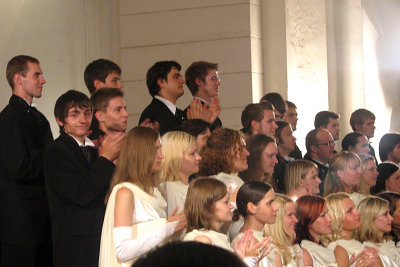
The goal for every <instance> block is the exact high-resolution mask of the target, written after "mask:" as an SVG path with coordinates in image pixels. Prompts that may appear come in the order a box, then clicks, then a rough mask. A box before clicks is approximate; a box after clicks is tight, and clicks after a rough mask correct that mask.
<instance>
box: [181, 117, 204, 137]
mask: <svg viewBox="0 0 400 267" xmlns="http://www.w3.org/2000/svg"><path fill="white" fill-rule="evenodd" d="M207 128H208V129H210V124H209V123H208V122H206V121H203V120H201V119H191V120H185V121H184V122H183V123H182V124H181V125H180V126H179V129H178V130H179V131H183V132H186V133H188V134H191V135H193V136H194V137H197V136H198V135H199V134H202V133H204V131H206V130H207Z"/></svg>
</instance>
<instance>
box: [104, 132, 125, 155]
mask: <svg viewBox="0 0 400 267" xmlns="http://www.w3.org/2000/svg"><path fill="white" fill-rule="evenodd" d="M125 135H126V134H125V133H124V132H115V133H111V134H106V135H105V136H104V137H103V140H101V143H100V146H99V156H103V157H105V158H106V159H108V160H110V161H114V160H116V159H118V157H119V152H120V151H121V146H122V143H123V141H124V139H125Z"/></svg>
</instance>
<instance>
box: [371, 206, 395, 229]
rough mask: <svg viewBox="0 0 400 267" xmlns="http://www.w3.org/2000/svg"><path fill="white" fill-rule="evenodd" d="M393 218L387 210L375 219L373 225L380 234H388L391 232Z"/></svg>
mask: <svg viewBox="0 0 400 267" xmlns="http://www.w3.org/2000/svg"><path fill="white" fill-rule="evenodd" d="M392 222H393V217H392V216H391V215H390V213H389V208H387V209H386V211H385V213H383V214H382V215H380V216H379V217H378V218H376V220H375V222H374V224H375V227H376V229H377V230H378V231H380V232H381V233H389V232H390V231H391V230H392Z"/></svg>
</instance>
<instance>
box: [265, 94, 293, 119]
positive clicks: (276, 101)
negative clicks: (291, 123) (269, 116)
mask: <svg viewBox="0 0 400 267" xmlns="http://www.w3.org/2000/svg"><path fill="white" fill-rule="evenodd" d="M262 101H268V102H270V103H271V104H272V105H274V107H275V109H276V110H277V111H279V112H280V113H282V115H284V114H285V113H286V110H287V106H286V102H285V100H283V97H282V96H281V95H280V94H279V93H268V94H266V95H264V96H263V97H262V98H261V100H260V102H262Z"/></svg>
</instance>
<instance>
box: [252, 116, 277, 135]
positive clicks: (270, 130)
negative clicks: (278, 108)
mask: <svg viewBox="0 0 400 267" xmlns="http://www.w3.org/2000/svg"><path fill="white" fill-rule="evenodd" d="M256 123H257V125H258V126H257V129H255V131H254V133H257V134H265V135H269V136H274V135H275V131H276V129H277V128H278V125H277V124H276V122H275V115H274V112H273V111H272V110H264V118H263V119H262V120H261V121H259V122H256Z"/></svg>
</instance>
